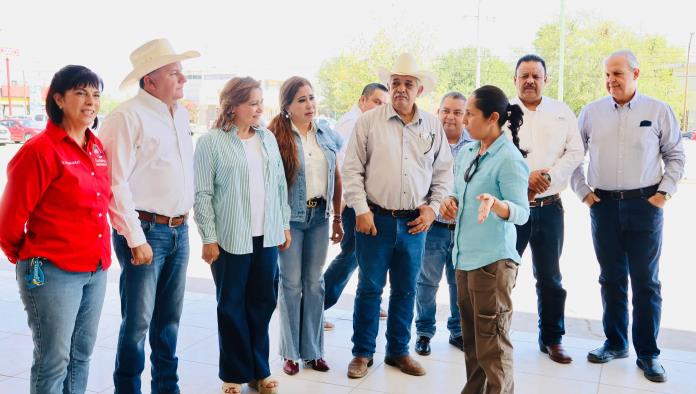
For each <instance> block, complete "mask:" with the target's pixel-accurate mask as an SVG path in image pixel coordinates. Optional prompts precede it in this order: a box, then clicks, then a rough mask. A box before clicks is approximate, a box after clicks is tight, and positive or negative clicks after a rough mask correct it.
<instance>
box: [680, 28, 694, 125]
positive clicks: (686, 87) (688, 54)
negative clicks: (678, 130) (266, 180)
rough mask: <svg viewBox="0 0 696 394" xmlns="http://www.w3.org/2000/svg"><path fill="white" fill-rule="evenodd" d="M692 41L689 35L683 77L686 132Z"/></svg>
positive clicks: (692, 34) (692, 35)
mask: <svg viewBox="0 0 696 394" xmlns="http://www.w3.org/2000/svg"><path fill="white" fill-rule="evenodd" d="M693 39H694V33H691V34H690V35H689V47H688V49H687V50H686V73H685V75H684V127H683V128H682V130H684V131H686V129H687V128H689V112H688V109H687V106H686V95H687V94H688V93H689V63H690V62H691V41H693Z"/></svg>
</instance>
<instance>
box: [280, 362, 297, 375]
mask: <svg viewBox="0 0 696 394" xmlns="http://www.w3.org/2000/svg"><path fill="white" fill-rule="evenodd" d="M283 372H285V373H286V374H288V375H290V376H292V375H297V373H298V372H300V364H298V363H296V362H294V361H292V360H285V363H283Z"/></svg>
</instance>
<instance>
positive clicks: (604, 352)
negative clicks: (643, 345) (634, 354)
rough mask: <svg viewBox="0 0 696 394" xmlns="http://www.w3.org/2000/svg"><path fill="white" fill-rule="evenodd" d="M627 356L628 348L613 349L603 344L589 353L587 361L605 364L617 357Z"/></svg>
mask: <svg viewBox="0 0 696 394" xmlns="http://www.w3.org/2000/svg"><path fill="white" fill-rule="evenodd" d="M626 357H628V349H621V350H612V349H609V348H607V345H602V347H599V348H597V349H595V350H592V351H591V352H589V353H587V361H589V362H591V363H595V364H603V363H606V362H609V361H611V360H613V359H615V358H626Z"/></svg>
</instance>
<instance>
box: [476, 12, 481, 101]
mask: <svg viewBox="0 0 696 394" xmlns="http://www.w3.org/2000/svg"><path fill="white" fill-rule="evenodd" d="M480 33H481V0H478V5H477V6H476V89H478V88H479V87H481V41H480V40H479V38H480V36H481V34H480Z"/></svg>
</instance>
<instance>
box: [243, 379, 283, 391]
mask: <svg viewBox="0 0 696 394" xmlns="http://www.w3.org/2000/svg"><path fill="white" fill-rule="evenodd" d="M269 384H271V385H273V387H268V385H269ZM249 387H251V388H252V389H254V390H256V391H258V392H259V393H260V394H276V393H278V381H277V380H275V379H273V378H272V377H271V376H269V377H267V378H264V379H260V380H252V381H251V382H249Z"/></svg>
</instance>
